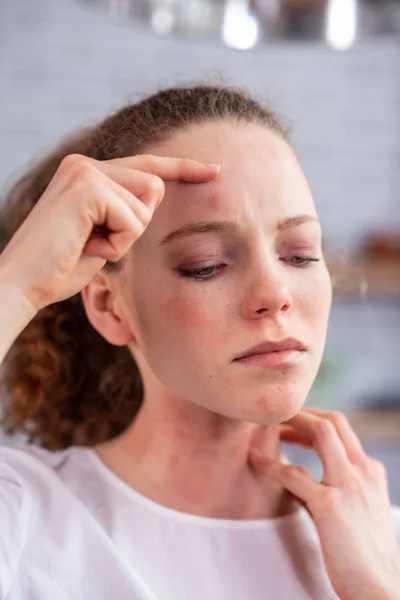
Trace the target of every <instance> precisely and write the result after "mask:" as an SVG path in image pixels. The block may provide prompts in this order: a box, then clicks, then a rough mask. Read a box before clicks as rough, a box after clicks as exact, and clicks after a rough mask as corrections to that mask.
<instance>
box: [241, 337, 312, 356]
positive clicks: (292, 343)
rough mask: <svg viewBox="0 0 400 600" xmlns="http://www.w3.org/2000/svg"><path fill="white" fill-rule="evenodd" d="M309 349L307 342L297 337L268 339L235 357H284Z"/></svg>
mask: <svg viewBox="0 0 400 600" xmlns="http://www.w3.org/2000/svg"><path fill="white" fill-rule="evenodd" d="M306 350H307V348H306V346H305V344H303V342H301V341H300V340H297V339H296V338H286V339H284V340H279V341H268V342H263V343H261V344H257V345H256V346H253V347H252V348H249V349H248V350H246V351H245V352H243V353H242V354H239V356H236V358H234V359H233V362H235V361H242V360H244V359H248V358H251V357H253V356H258V355H268V354H274V355H275V356H276V357H278V356H280V357H282V358H283V356H284V355H286V356H289V355H291V356H295V355H299V353H303V352H305V351H306Z"/></svg>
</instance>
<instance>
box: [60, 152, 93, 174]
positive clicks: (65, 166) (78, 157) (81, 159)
mask: <svg viewBox="0 0 400 600" xmlns="http://www.w3.org/2000/svg"><path fill="white" fill-rule="evenodd" d="M88 164H89V159H88V157H87V156H83V155H82V154H68V156H65V157H64V158H63V159H62V161H61V164H60V168H61V169H62V170H63V171H67V172H72V173H77V172H80V171H81V170H83V169H85V168H86V167H87V166H88Z"/></svg>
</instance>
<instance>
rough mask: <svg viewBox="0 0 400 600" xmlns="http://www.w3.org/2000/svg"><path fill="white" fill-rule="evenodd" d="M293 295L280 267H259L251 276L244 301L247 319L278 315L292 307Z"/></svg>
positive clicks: (243, 307) (243, 309)
mask: <svg viewBox="0 0 400 600" xmlns="http://www.w3.org/2000/svg"><path fill="white" fill-rule="evenodd" d="M292 305H293V299H292V295H291V293H290V291H289V289H288V287H287V284H286V282H285V274H284V273H282V272H281V271H280V269H279V268H277V269H275V270H273V269H272V268H271V267H269V268H268V267H265V266H264V267H259V268H258V269H257V270H256V272H255V274H254V275H253V276H252V277H251V281H250V283H249V285H248V287H247V289H246V293H245V297H244V298H243V302H242V313H243V316H244V317H245V318H246V319H261V318H263V317H265V316H270V317H277V316H278V315H281V314H285V313H287V312H288V311H290V309H291V308H292Z"/></svg>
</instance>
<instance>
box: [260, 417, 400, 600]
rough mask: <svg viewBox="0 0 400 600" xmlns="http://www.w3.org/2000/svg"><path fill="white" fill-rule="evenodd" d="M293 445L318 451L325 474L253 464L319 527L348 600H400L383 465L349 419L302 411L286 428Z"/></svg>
mask: <svg viewBox="0 0 400 600" xmlns="http://www.w3.org/2000/svg"><path fill="white" fill-rule="evenodd" d="M280 432H281V439H282V441H284V442H286V443H293V444H299V445H302V446H305V447H313V448H314V449H315V451H316V452H317V454H318V456H319V458H320V460H321V463H322V466H323V469H324V474H323V478H322V480H321V481H320V482H319V481H316V480H315V479H314V478H313V477H312V475H311V474H310V473H309V472H308V471H307V469H305V468H304V467H303V466H295V465H292V464H289V465H287V464H284V463H282V462H276V461H270V460H269V459H266V458H265V457H263V456H262V455H260V453H259V452H253V451H251V454H250V460H251V462H252V464H253V467H254V468H256V469H257V470H259V471H261V472H262V473H264V474H265V475H266V476H267V477H271V478H273V479H276V481H278V482H280V483H281V484H282V485H283V486H284V487H285V488H286V489H287V490H288V491H289V492H291V493H292V494H293V495H294V496H295V497H297V498H298V499H299V500H300V501H301V502H302V503H304V505H305V507H306V508H307V510H308V512H309V513H310V515H311V516H312V518H313V520H314V523H315V526H316V528H317V531H318V534H319V538H320V542H321V548H322V553H323V557H324V562H325V568H326V570H327V574H328V576H329V579H330V581H331V583H332V586H333V588H334V590H335V592H336V594H337V595H338V596H339V598H341V599H342V600H353V599H354V600H359V599H360V598H362V599H363V600H389V599H390V600H399V599H400V549H399V544H398V542H397V539H396V534H395V531H394V526H393V522H392V516H391V506H390V500H389V492H388V483H387V475H386V470H385V467H384V465H383V464H382V463H381V462H379V461H378V460H376V459H374V458H371V457H369V456H368V455H367V454H366V453H365V452H364V450H363V447H362V445H361V443H360V441H359V439H358V437H357V435H356V434H355V432H354V430H353V429H352V427H351V425H350V423H349V422H348V420H347V418H346V417H345V415H344V414H342V413H339V412H328V411H323V410H317V409H311V408H303V409H302V410H301V411H300V412H299V413H298V414H296V415H295V416H294V417H292V418H291V419H289V420H288V421H285V422H284V423H282V424H281V425H280Z"/></svg>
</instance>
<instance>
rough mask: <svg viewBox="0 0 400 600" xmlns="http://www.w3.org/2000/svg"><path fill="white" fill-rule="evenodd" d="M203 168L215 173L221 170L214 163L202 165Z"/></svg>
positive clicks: (219, 166)
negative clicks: (213, 170)
mask: <svg viewBox="0 0 400 600" xmlns="http://www.w3.org/2000/svg"><path fill="white" fill-rule="evenodd" d="M204 166H205V167H208V168H210V169H215V170H216V171H220V170H221V165H216V164H214V163H208V164H204Z"/></svg>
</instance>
